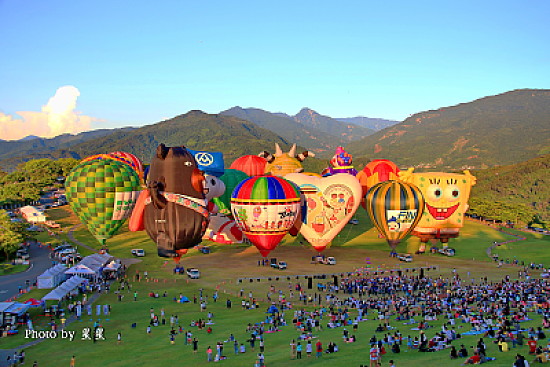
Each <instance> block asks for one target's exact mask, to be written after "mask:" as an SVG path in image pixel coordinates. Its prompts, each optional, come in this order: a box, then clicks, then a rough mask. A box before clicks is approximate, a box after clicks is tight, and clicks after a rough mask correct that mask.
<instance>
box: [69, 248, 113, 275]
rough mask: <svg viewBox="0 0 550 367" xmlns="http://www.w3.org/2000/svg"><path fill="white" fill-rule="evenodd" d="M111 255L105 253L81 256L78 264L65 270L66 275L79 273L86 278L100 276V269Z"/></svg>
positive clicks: (110, 258)
mask: <svg viewBox="0 0 550 367" xmlns="http://www.w3.org/2000/svg"><path fill="white" fill-rule="evenodd" d="M112 259H113V257H112V256H111V255H108V254H105V255H101V254H93V255H89V256H86V257H85V258H83V259H82V260H81V261H80V262H79V263H78V264H76V265H75V266H73V267H72V268H70V269H68V270H66V271H65V274H68V275H79V276H81V277H84V278H88V279H95V278H97V277H99V276H101V271H102V269H103V268H104V267H105V266H106V265H107V264H108V263H109V261H111V260H112Z"/></svg>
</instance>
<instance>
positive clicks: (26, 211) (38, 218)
mask: <svg viewBox="0 0 550 367" xmlns="http://www.w3.org/2000/svg"><path fill="white" fill-rule="evenodd" d="M19 211H20V212H21V216H22V217H23V218H24V219H25V220H26V221H27V222H29V223H44V222H45V221H46V215H45V214H44V212H43V211H41V210H39V209H38V208H36V207H34V206H30V205H27V206H24V207H22V208H21V209H19Z"/></svg>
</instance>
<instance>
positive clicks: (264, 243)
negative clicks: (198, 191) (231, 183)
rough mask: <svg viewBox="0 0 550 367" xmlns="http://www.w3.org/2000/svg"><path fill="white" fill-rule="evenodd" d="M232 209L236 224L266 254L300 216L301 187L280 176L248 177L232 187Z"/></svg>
mask: <svg viewBox="0 0 550 367" xmlns="http://www.w3.org/2000/svg"><path fill="white" fill-rule="evenodd" d="M231 212H232V213H233V217H234V218H235V221H236V223H237V225H238V226H239V228H241V230H242V231H243V232H244V234H245V235H246V237H247V238H248V239H249V240H250V242H252V243H253V244H254V245H255V246H256V248H257V249H258V250H259V251H260V253H261V254H262V256H264V257H266V256H267V255H268V254H269V253H270V252H271V251H272V250H273V249H274V248H275V247H276V246H277V245H278V244H279V242H281V240H282V239H283V237H284V236H285V235H286V234H287V233H288V231H289V229H290V228H292V226H293V225H294V222H295V221H296V219H297V218H298V217H299V213H300V191H299V190H298V188H297V187H296V186H295V185H294V184H293V183H291V182H290V181H287V180H285V179H284V178H281V177H277V176H271V175H264V176H255V177H250V178H248V179H246V180H244V181H242V182H241V183H240V184H238V185H237V186H236V187H235V190H233V194H232V195H231Z"/></svg>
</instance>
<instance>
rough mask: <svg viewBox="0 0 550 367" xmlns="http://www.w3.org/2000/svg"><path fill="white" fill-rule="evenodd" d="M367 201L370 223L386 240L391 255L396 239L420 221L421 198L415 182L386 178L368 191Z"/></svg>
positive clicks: (422, 204)
mask: <svg viewBox="0 0 550 367" xmlns="http://www.w3.org/2000/svg"><path fill="white" fill-rule="evenodd" d="M366 204H367V212H368V214H369V216H370V218H371V220H372V222H373V223H374V225H375V226H376V228H377V229H378V231H379V232H380V233H381V234H382V235H383V236H384V237H385V238H386V240H387V241H388V244H389V245H390V247H391V249H392V255H393V254H395V248H396V246H397V245H398V244H399V242H400V241H401V240H402V239H403V238H405V237H406V236H407V235H408V234H409V233H410V232H411V231H412V230H413V229H414V227H415V226H416V224H417V223H418V221H420V217H421V216H422V212H423V210H424V197H423V196H422V192H421V191H420V190H419V189H418V188H417V187H416V186H415V185H412V184H408V183H404V182H399V181H385V182H380V183H378V184H376V185H375V186H374V187H372V188H371V189H370V190H369V192H368V193H367V197H366Z"/></svg>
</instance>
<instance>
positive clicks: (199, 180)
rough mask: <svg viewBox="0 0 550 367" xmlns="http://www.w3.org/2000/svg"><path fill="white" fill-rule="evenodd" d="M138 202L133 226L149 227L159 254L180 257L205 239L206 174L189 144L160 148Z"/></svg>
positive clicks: (146, 228)
mask: <svg viewBox="0 0 550 367" xmlns="http://www.w3.org/2000/svg"><path fill="white" fill-rule="evenodd" d="M138 204H139V205H137V206H136V209H135V210H134V213H132V218H131V220H130V224H131V225H130V226H129V227H130V229H131V230H140V229H141V228H145V230H146V231H147V234H148V235H149V237H151V239H152V240H153V241H155V243H156V244H157V252H158V255H159V256H161V257H173V258H176V259H178V258H179V257H180V256H181V255H182V254H184V253H186V252H187V249H188V248H190V247H193V246H195V245H197V244H198V243H200V242H201V240H202V236H203V235H204V232H205V231H206V227H207V226H208V219H209V212H208V208H207V204H208V203H207V200H206V199H205V195H204V176H203V174H202V173H201V171H199V169H198V168H197V163H196V161H195V158H194V157H193V156H192V155H191V153H189V152H188V151H187V149H185V147H166V146H165V145H164V144H160V145H159V146H158V147H157V154H156V155H155V157H153V159H152V161H151V168H150V170H149V176H148V179H147V189H146V190H144V191H142V193H141V194H140V198H139V200H138Z"/></svg>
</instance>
